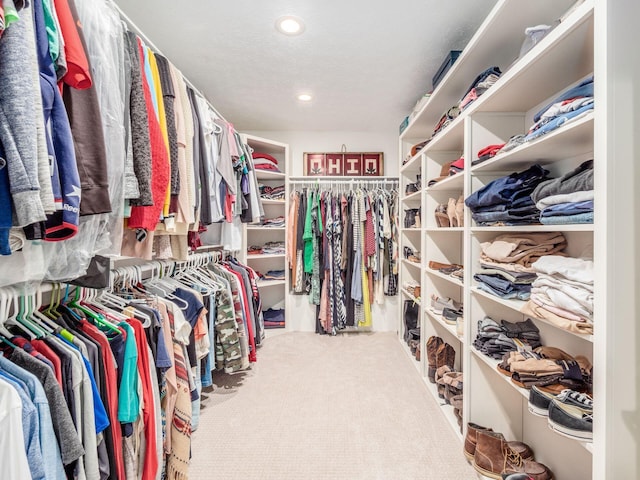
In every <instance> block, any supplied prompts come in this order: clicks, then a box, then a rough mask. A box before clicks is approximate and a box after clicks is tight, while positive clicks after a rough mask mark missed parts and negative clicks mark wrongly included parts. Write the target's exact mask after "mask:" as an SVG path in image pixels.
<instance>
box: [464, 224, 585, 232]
mask: <svg viewBox="0 0 640 480" xmlns="http://www.w3.org/2000/svg"><path fill="white" fill-rule="evenodd" d="M470 230H471V233H482V232H497V233H502V232H504V233H506V232H593V223H574V224H569V225H522V226H520V225H517V226H508V227H471V228H470Z"/></svg>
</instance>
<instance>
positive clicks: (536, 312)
mask: <svg viewBox="0 0 640 480" xmlns="http://www.w3.org/2000/svg"><path fill="white" fill-rule="evenodd" d="M520 312H522V313H523V314H525V315H528V316H530V317H534V318H542V319H544V320H547V321H549V322H551V323H553V324H554V325H555V326H556V327H558V328H562V329H563V330H567V331H569V332H574V333H583V334H585V335H593V324H592V323H587V322H574V321H571V320H568V319H566V318H563V317H561V316H559V315H556V314H555V313H553V312H550V311H549V310H547V309H546V308H544V307H541V306H539V305H536V304H535V303H533V302H532V301H531V300H529V301H527V302H526V303H525V304H524V305H523V306H522V308H521V309H520Z"/></svg>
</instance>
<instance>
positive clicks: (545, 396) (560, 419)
mask: <svg viewBox="0 0 640 480" xmlns="http://www.w3.org/2000/svg"><path fill="white" fill-rule="evenodd" d="M529 411H530V412H531V413H533V414H534V415H538V416H541V417H548V421H549V428H551V429H552V430H553V431H555V432H557V433H559V434H560V435H564V436H565V437H570V438H575V439H578V440H582V441H591V440H593V398H591V396H590V395H587V394H585V393H580V392H576V391H574V390H569V389H566V390H563V391H562V392H561V393H560V394H558V395H553V394H551V393H548V392H545V391H544V390H541V389H539V388H538V387H536V386H533V388H531V391H530V392H529Z"/></svg>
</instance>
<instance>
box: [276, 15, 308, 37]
mask: <svg viewBox="0 0 640 480" xmlns="http://www.w3.org/2000/svg"><path fill="white" fill-rule="evenodd" d="M276 30H278V31H279V32H280V33H284V34H285V35H300V34H301V33H302V32H304V22H303V21H302V19H301V18H298V17H294V16H293V15H286V16H284V17H280V18H279V19H278V20H276Z"/></svg>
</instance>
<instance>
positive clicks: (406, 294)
mask: <svg viewBox="0 0 640 480" xmlns="http://www.w3.org/2000/svg"><path fill="white" fill-rule="evenodd" d="M400 290H401V291H402V293H403V294H404V295H405V296H406V297H408V298H409V300H413V301H414V302H415V303H416V304H417V305H420V299H419V298H416V297H414V296H413V295H411V294H410V293H409V291H408V290H407V289H406V288H401V289H400Z"/></svg>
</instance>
